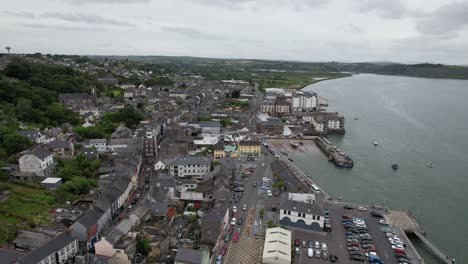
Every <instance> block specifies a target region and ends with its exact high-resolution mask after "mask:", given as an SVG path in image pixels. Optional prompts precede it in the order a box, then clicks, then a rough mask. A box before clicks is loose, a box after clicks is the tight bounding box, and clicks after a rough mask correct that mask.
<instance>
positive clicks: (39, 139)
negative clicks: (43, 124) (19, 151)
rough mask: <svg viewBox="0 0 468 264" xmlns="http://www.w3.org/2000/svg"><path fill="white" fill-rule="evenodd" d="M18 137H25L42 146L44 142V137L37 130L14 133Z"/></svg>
mask: <svg viewBox="0 0 468 264" xmlns="http://www.w3.org/2000/svg"><path fill="white" fill-rule="evenodd" d="M16 133H17V134H18V135H21V136H23V137H27V138H28V139H29V140H31V141H34V142H36V143H37V144H42V143H44V142H46V136H45V135H44V134H42V133H41V132H40V131H37V130H19V131H17V132H16Z"/></svg>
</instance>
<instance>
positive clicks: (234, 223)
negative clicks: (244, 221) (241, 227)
mask: <svg viewBox="0 0 468 264" xmlns="http://www.w3.org/2000/svg"><path fill="white" fill-rule="evenodd" d="M231 225H236V218H235V217H233V218H232V220H231Z"/></svg>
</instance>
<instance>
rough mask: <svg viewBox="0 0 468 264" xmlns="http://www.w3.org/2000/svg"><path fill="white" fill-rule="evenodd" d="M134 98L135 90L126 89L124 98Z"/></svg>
mask: <svg viewBox="0 0 468 264" xmlns="http://www.w3.org/2000/svg"><path fill="white" fill-rule="evenodd" d="M135 96H136V91H135V89H127V90H125V91H124V98H127V99H132V98H135Z"/></svg>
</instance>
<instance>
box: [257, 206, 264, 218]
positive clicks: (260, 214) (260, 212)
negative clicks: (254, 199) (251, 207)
mask: <svg viewBox="0 0 468 264" xmlns="http://www.w3.org/2000/svg"><path fill="white" fill-rule="evenodd" d="M258 215H259V216H260V218H263V216H264V215H265V209H263V208H262V209H260V211H259V212H258Z"/></svg>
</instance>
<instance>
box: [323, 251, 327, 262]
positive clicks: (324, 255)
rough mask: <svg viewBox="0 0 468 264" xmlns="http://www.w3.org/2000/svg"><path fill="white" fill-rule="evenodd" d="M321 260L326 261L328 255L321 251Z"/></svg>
mask: <svg viewBox="0 0 468 264" xmlns="http://www.w3.org/2000/svg"><path fill="white" fill-rule="evenodd" d="M322 259H325V260H327V259H328V253H327V251H323V252H322Z"/></svg>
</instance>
